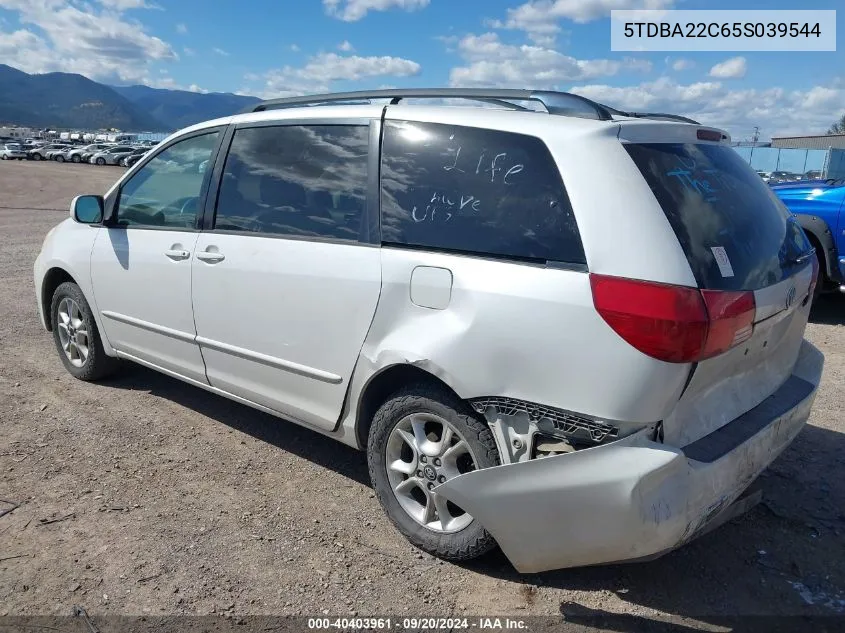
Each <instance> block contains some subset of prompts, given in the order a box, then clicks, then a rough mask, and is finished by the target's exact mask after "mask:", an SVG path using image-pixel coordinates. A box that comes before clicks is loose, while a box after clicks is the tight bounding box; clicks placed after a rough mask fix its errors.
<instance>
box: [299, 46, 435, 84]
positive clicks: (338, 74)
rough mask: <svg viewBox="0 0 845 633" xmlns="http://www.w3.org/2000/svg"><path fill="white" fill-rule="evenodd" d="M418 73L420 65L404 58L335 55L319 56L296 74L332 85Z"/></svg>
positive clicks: (313, 58)
mask: <svg viewBox="0 0 845 633" xmlns="http://www.w3.org/2000/svg"><path fill="white" fill-rule="evenodd" d="M419 72H420V65H419V64H418V63H416V62H413V61H411V60H409V59H402V58H401V57H388V56H382V57H359V56H358V55H351V56H348V57H345V56H342V55H336V54H335V53H320V54H319V55H316V56H314V57H312V58H311V59H310V60H308V63H307V64H306V65H305V66H304V67H302V68H301V69H298V70H296V71H295V74H296V75H297V76H299V77H301V78H302V79H306V80H311V81H320V82H330V81H336V80H339V79H342V80H347V81H354V80H357V79H364V78H365V77H380V76H391V77H408V76H411V75H417V74H419Z"/></svg>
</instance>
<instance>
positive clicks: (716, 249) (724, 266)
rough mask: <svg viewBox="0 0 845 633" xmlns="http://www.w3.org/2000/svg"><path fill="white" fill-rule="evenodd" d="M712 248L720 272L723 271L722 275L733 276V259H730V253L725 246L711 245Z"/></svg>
mask: <svg viewBox="0 0 845 633" xmlns="http://www.w3.org/2000/svg"><path fill="white" fill-rule="evenodd" d="M710 250H711V251H713V257H715V258H716V264H717V265H718V266H719V272H720V273H722V277H733V276H734V269H733V266H731V260H730V259H728V253H727V252H726V251H725V247H724V246H711V247H710Z"/></svg>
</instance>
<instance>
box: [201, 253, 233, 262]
mask: <svg viewBox="0 0 845 633" xmlns="http://www.w3.org/2000/svg"><path fill="white" fill-rule="evenodd" d="M197 259H199V260H201V261H204V262H207V263H209V264H216V263H217V262H222V261H223V260H224V259H226V256H225V255H224V254H223V253H216V252H214V251H200V252H199V253H197Z"/></svg>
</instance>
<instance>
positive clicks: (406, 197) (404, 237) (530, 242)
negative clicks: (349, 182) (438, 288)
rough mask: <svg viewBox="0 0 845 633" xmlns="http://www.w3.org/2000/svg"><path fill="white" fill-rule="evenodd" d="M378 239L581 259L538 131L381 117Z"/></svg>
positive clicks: (568, 210) (574, 229) (512, 254)
mask: <svg viewBox="0 0 845 633" xmlns="http://www.w3.org/2000/svg"><path fill="white" fill-rule="evenodd" d="M381 196H382V204H381V208H382V223H381V224H382V241H384V242H385V243H389V244H400V245H408V246H417V247H423V248H433V249H444V250H452V251H460V252H466V253H478V254H482V255H491V256H499V257H514V258H526V259H534V260H544V261H556V262H567V263H576V264H581V265H582V264H584V262H585V259H584V251H583V247H582V245H581V239H580V236H579V234H578V227H577V225H576V223H575V217H574V215H573V213H572V208H571V206H570V204H569V199H568V198H567V196H566V191H565V190H564V187H563V182H562V181H561V177H560V173H559V172H558V170H557V166H556V165H555V163H554V160H553V159H552V157H551V155H550V154H549V150H548V149H547V148H546V146H545V144H544V143H543V142H542V141H541V140H540V139H538V138H535V137H531V136H526V135H523V134H514V133H512V132H499V131H495V130H484V129H477V128H470V127H464V126H454V125H441V124H430V123H416V122H413V123H412V122H402V121H388V122H387V123H386V124H385V131H384V142H383V149H382V169H381Z"/></svg>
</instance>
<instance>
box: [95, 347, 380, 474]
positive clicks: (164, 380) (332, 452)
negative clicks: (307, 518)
mask: <svg viewBox="0 0 845 633" xmlns="http://www.w3.org/2000/svg"><path fill="white" fill-rule="evenodd" d="M103 384H104V385H106V386H108V387H111V388H116V389H127V390H130V391H145V392H149V393H151V394H152V395H154V396H158V397H160V398H165V399H167V400H170V401H172V402H175V403H176V404H179V405H181V406H183V407H187V408H188V409H192V410H194V411H196V412H197V413H201V414H202V415H205V416H207V417H209V418H211V419H213V420H216V421H217V422H220V423H222V424H225V425H226V426H228V427H231V428H232V429H235V430H236V431H240V432H242V433H246V434H247V435H251V436H252V437H254V438H256V439H258V440H261V441H262V442H267V443H268V444H272V445H273V446H276V447H278V448H280V449H282V450H284V451H287V452H289V453H293V454H295V455H298V456H299V457H302V458H303V459H307V460H309V461H311V462H313V463H315V464H318V465H320V466H323V467H324V468H328V469H330V470H333V471H335V472H336V473H338V474H340V475H343V476H344V477H346V478H348V479H351V480H353V481H356V482H358V483H360V484H362V485H365V486H369V485H370V476H369V473H368V472H367V459H366V456H365V454H364V453H363V452H361V451H357V450H355V449H353V448H350V447H348V446H346V445H344V444H341V443H340V442H338V441H337V440H335V439H332V438H329V437H326V436H324V435H320V434H319V433H317V432H316V431H311V430H309V429H306V428H304V427H301V426H299V425H297V424H293V423H291V422H287V421H285V420H280V419H279V418H277V417H274V416H272V415H269V414H267V413H262V412H261V411H257V410H255V409H252V408H251V407H248V406H246V405H242V404H238V403H237V402H234V401H232V400H229V399H228V398H224V397H222V396H218V395H215V394H213V393H210V392H207V391H205V390H204V389H200V388H198V387H192V386H190V385H186V384H185V383H183V382H182V381H181V380H176V379H175V378H170V377H169V376H165V375H164V374H161V373H159V372H156V371H153V370H151V369H147V368H145V367H141V366H140V365H135V364H131V363H127V366H126V367H125V368H124V369H123V370H122V371H121V372H120V374H119V375H118V376H116V377H115V378H113V379H111V380H109V381H108V382H106V383H103Z"/></svg>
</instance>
